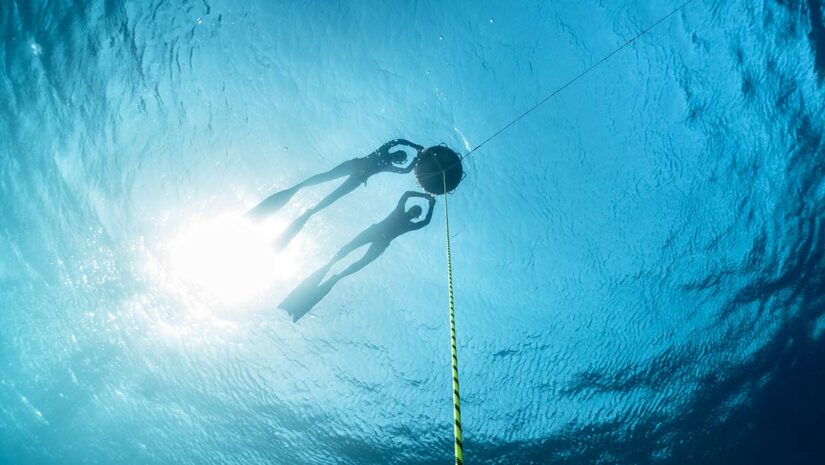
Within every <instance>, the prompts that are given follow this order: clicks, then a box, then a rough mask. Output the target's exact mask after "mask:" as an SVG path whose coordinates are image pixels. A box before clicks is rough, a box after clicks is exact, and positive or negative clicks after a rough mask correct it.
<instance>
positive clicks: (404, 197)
mask: <svg viewBox="0 0 825 465" xmlns="http://www.w3.org/2000/svg"><path fill="white" fill-rule="evenodd" d="M413 194H418V192H414V191H407V192H404V195H402V196H401V199H400V200H399V201H398V205H396V206H395V209H396V210H404V206H405V205H406V204H407V200H409V199H410V197H412V196H413Z"/></svg>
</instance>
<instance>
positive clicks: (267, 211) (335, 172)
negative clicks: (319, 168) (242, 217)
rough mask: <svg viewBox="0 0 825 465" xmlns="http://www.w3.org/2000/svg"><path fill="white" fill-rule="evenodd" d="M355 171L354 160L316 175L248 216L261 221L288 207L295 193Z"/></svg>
mask: <svg viewBox="0 0 825 465" xmlns="http://www.w3.org/2000/svg"><path fill="white" fill-rule="evenodd" d="M354 169H355V167H354V166H353V160H348V161H345V162H343V163H341V164H340V165H338V166H336V167H335V168H333V169H331V170H329V171H327V172H325V173H321V174H316V175H314V176H311V177H310V178H309V179H307V180H305V181H303V182H300V183H298V184H296V185H294V186H292V187H290V188H289V189H284V190H282V191H278V192H276V193H274V194H272V195H270V196H269V197H267V198H265V199H264V200H263V201H262V202H260V203H259V204H258V205H256V206H255V207H253V208H252V209H250V210H249V211H248V212H247V213H246V216H248V217H249V218H253V219H261V218H263V217H265V216H267V215H271V214H273V213H275V212H276V211H278V210H280V209H281V208H282V207H283V206H284V205H286V203H287V202H289V199H291V198H292V196H293V195H295V193H296V192H298V190H300V189H301V188H303V187H307V186H314V185H315V184H321V183H323V182H327V181H332V180H333V179H337V178H340V177H343V176H348V175H350V174H352V172H353V170H354Z"/></svg>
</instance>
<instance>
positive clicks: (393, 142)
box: [381, 139, 424, 152]
mask: <svg viewBox="0 0 825 465" xmlns="http://www.w3.org/2000/svg"><path fill="white" fill-rule="evenodd" d="M396 145H406V146H407V147H412V148H414V149H415V150H416V151H419V152H420V151H422V150H424V146H422V145H418V144H416V143H415V142H410V141H408V140H407V139H393V140H391V141H389V142H387V143H386V144H384V145H382V146H381V148H383V149H387V150H389V149H390V148H392V147H395V146H396Z"/></svg>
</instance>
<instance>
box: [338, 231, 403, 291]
mask: <svg viewBox="0 0 825 465" xmlns="http://www.w3.org/2000/svg"><path fill="white" fill-rule="evenodd" d="M389 245H390V244H389V242H373V243H372V245H370V248H369V249H367V252H366V253H364V256H363V257H361V258H359V259H358V261H356V262H354V263H352V264H350V266H348V267H347V268H346V269H345V270H344V271H342V272H340V273H338V274H336V275H335V276H332V277H330V278H329V279H328V280H327V281H326V282H325V283H324V284H325V285H327V284H328V285H329V286H332V285H334V284H335V283H337V282H338V281H340V280H341V279H343V278H346V277H347V276H349V275H351V274H353V273H356V272H358V271H360V270H361V269H362V268H364V267H365V266H367V265H369V264H370V263H372V262H373V261H374V260H375V259H376V258H378V257H380V256H381V254H382V253H384V251H385V250H387V247H388V246H389Z"/></svg>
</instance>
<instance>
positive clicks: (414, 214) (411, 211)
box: [407, 205, 424, 218]
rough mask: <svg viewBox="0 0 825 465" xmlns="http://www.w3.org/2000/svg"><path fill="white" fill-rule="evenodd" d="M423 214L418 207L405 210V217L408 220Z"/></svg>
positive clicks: (421, 209) (422, 210)
mask: <svg viewBox="0 0 825 465" xmlns="http://www.w3.org/2000/svg"><path fill="white" fill-rule="evenodd" d="M422 213H424V209H423V208H421V207H419V206H418V205H413V206H412V207H410V208H409V209H408V210H407V217H409V218H418V217H419V216H421V214H422Z"/></svg>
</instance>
